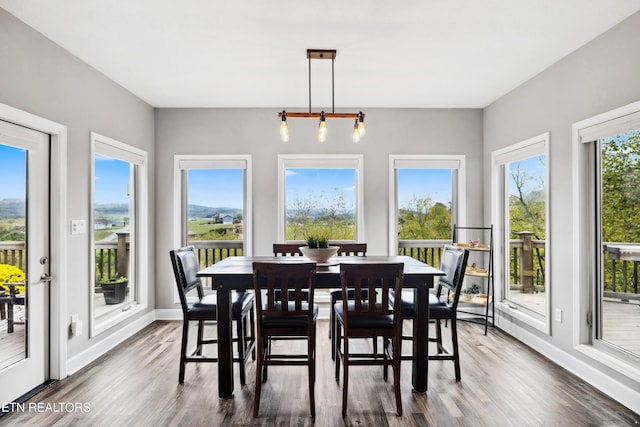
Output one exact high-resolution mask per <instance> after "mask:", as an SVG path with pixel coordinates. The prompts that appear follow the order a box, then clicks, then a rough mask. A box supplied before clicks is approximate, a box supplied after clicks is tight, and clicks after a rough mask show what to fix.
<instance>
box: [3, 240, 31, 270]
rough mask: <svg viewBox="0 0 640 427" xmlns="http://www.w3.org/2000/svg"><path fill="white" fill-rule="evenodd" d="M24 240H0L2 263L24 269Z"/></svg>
mask: <svg viewBox="0 0 640 427" xmlns="http://www.w3.org/2000/svg"><path fill="white" fill-rule="evenodd" d="M24 257H25V252H24V242H0V264H9V265H13V266H15V267H18V268H19V269H20V270H22V271H24V269H25V267H26V265H25V262H26V260H25V259H24Z"/></svg>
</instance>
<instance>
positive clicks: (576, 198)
mask: <svg viewBox="0 0 640 427" xmlns="http://www.w3.org/2000/svg"><path fill="white" fill-rule="evenodd" d="M638 113H640V101H637V102H634V103H632V104H629V105H625V106H623V107H620V108H616V109H614V110H611V111H608V112H605V113H602V114H599V115H597V116H594V117H591V118H588V119H585V120H582V121H579V122H576V123H574V124H573V125H572V126H571V130H572V150H573V155H572V177H573V188H572V192H573V200H572V202H573V239H572V241H573V248H572V276H573V295H575V298H573V325H574V328H573V346H574V348H575V349H576V350H577V351H579V352H580V353H582V354H584V355H585V356H587V357H589V358H590V359H592V360H594V361H596V362H598V363H604V364H605V365H606V366H607V367H608V368H611V369H613V370H615V371H617V372H618V373H620V374H622V375H624V376H626V377H628V378H630V379H632V380H634V381H637V382H640V367H639V366H638V365H637V364H635V363H631V361H629V360H627V359H626V358H624V357H622V356H619V355H617V354H612V353H611V352H609V351H606V350H605V349H602V348H599V347H598V348H596V347H595V346H594V345H593V344H592V339H593V335H594V334H595V330H592V328H590V327H589V325H588V323H587V314H588V312H589V311H590V310H591V311H593V312H594V315H595V309H594V307H593V306H592V304H593V298H592V296H593V295H594V293H595V288H596V286H597V284H596V282H595V281H596V279H597V278H596V277H595V274H594V271H593V267H592V266H593V265H594V264H595V259H594V253H593V244H592V243H593V242H594V241H595V234H594V233H595V231H594V227H593V226H592V225H591V223H592V220H593V215H594V213H593V212H591V207H590V195H589V194H588V192H589V191H590V190H589V189H590V183H591V182H592V180H593V178H594V177H593V171H592V170H591V166H590V164H589V161H590V160H591V155H590V153H589V151H590V149H591V147H590V144H585V142H589V141H588V140H590V139H592V138H593V137H594V136H596V137H597V136H598V135H599V133H598V132H597V129H596V130H594V127H595V128H598V127H599V128H600V130H602V131H603V132H605V131H606V129H608V128H610V125H611V124H612V123H611V122H617V123H618V124H620V125H621V126H620V128H623V126H622V123H624V122H625V121H626V119H625V118H629V117H632V116H633V115H636V114H638ZM584 218H590V220H587V221H585V220H584ZM594 322H595V320H594Z"/></svg>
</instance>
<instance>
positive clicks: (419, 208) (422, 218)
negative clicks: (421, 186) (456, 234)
mask: <svg viewBox="0 0 640 427" xmlns="http://www.w3.org/2000/svg"><path fill="white" fill-rule="evenodd" d="M451 225H452V219H451V206H446V205H444V204H443V203H435V204H434V203H433V202H432V200H431V198H430V197H428V196H424V197H417V196H414V197H413V198H412V199H411V200H410V201H409V202H407V204H406V205H404V206H402V207H401V208H400V209H399V210H398V237H399V239H401V240H405V239H406V240H436V239H450V238H451Z"/></svg>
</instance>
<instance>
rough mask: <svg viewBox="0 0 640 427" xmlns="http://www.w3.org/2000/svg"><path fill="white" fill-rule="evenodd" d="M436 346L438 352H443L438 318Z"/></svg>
mask: <svg viewBox="0 0 640 427" xmlns="http://www.w3.org/2000/svg"><path fill="white" fill-rule="evenodd" d="M436 348H437V351H438V353H442V352H443V348H442V321H441V320H440V319H438V320H436Z"/></svg>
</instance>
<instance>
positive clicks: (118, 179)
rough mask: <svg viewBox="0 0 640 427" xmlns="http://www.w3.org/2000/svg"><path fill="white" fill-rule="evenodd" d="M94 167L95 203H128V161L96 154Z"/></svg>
mask: <svg viewBox="0 0 640 427" xmlns="http://www.w3.org/2000/svg"><path fill="white" fill-rule="evenodd" d="M95 168H96V169H95V174H96V179H95V187H94V188H95V192H94V199H95V203H97V204H105V203H129V198H128V195H127V186H128V184H129V171H130V165H129V163H128V162H125V161H122V160H117V159H113V158H111V157H105V156H101V155H97V156H96V166H95Z"/></svg>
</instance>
